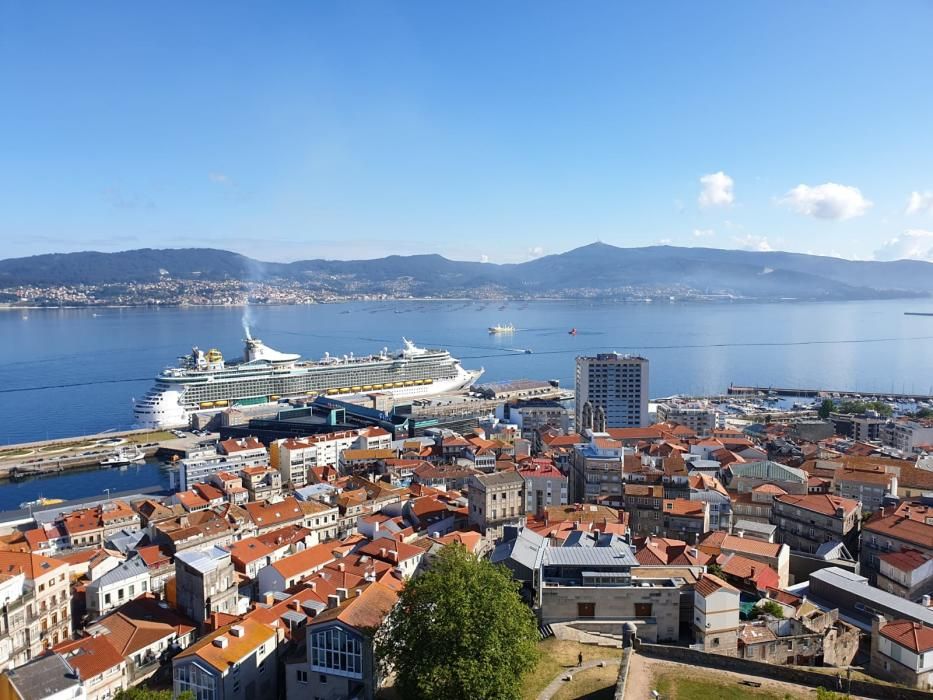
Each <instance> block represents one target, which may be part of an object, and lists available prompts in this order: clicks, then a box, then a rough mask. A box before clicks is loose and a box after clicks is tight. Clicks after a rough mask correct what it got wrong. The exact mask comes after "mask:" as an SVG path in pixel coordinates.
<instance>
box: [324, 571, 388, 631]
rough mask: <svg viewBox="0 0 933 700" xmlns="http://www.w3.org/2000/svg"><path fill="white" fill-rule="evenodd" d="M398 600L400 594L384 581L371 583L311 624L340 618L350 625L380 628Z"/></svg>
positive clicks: (369, 628) (370, 628) (365, 629)
mask: <svg viewBox="0 0 933 700" xmlns="http://www.w3.org/2000/svg"><path fill="white" fill-rule="evenodd" d="M397 601H398V594H397V593H396V592H395V591H394V590H392V589H391V588H389V587H388V586H386V585H384V584H382V583H371V584H369V585H368V586H367V587H366V588H365V590H363V592H362V593H360V594H359V595H358V596H354V597H353V598H348V599H347V600H345V601H343V602H342V603H341V604H340V605H338V606H337V607H336V608H331V609H329V610H325V611H323V612H322V613H320V614H319V615H318V616H317V617H316V618H314V620H312V622H311V626H314V625H319V624H323V623H325V622H328V621H330V620H335V619H336V620H340V622H342V623H344V624H345V625H347V626H349V627H353V628H355V629H357V630H361V631H364V632H367V633H368V632H369V630H373V629H376V628H378V627H379V626H380V625H381V624H382V621H383V620H384V619H385V617H386V615H388V614H389V611H390V610H392V608H393V607H394V606H395V603H396V602H397Z"/></svg>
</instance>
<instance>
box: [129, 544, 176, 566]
mask: <svg viewBox="0 0 933 700" xmlns="http://www.w3.org/2000/svg"><path fill="white" fill-rule="evenodd" d="M136 553H137V554H138V555H139V558H140V559H142V560H143V561H144V562H145V563H146V566H148V567H150V568H152V567H154V566H167V565H168V564H169V563H170V562H171V560H172V558H171V557H170V556H169V555H167V554H166V553H165V552H163V551H162V550H161V549H159V547H158V545H154V544H153V545H149V546H147V547H137V549H136Z"/></svg>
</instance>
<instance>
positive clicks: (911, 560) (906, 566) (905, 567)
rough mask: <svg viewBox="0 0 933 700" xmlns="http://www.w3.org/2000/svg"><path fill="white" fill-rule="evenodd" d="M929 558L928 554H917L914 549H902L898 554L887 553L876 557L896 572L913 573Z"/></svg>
mask: <svg viewBox="0 0 933 700" xmlns="http://www.w3.org/2000/svg"><path fill="white" fill-rule="evenodd" d="M931 558H933V557H931V556H930V555H929V554H924V553H923V552H918V551H917V550H916V549H902V550H901V551H900V552H888V553H887V554H881V555H879V556H878V559H880V560H881V561H883V562H885V563H886V564H889V565H891V566H893V567H894V568H895V569H897V570H898V571H913V570H914V569H916V568H918V567H921V566H923V565H924V564H926V563H927V562H928V561H930V559H931Z"/></svg>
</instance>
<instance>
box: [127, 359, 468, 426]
mask: <svg viewBox="0 0 933 700" xmlns="http://www.w3.org/2000/svg"><path fill="white" fill-rule="evenodd" d="M482 373H483V370H482V369H479V370H468V369H464V368H463V367H461V366H460V365H459V364H458V365H457V366H456V374H455V376H453V377H450V378H443V379H435V380H433V381H432V383H430V384H421V385H415V386H406V387H396V388H392V389H388V388H385V389H378V390H373V391H359V392H355V393H349V394H340V395H339V396H331V398H335V399H339V400H346V399H348V398H352V397H358V396H361V395H365V394H372V393H379V394H390V395H392V396H394V397H397V398H419V397H427V396H434V395H437V394H445V393H450V392H456V391H463V390H465V389H467V388H469V387H470V386H472V385H473V384H474V383H475V382H476V380H477V379H479V377H480V375H482ZM279 398H280V399H288V398H301V399H309V398H311V397H309V396H308V395H307V394H299V395H295V396H288V395H281V396H280V397H279ZM277 403H278V401H268V402H266V403H252V402H251V403H250V404H249V408H262V407H263V406H265V407H269V406H274V405H276V404H277ZM235 407H236V399H230V400H229V402H228V403H227V405H226V406H222V407H215V408H202V407H199V406H186V405H185V404H184V393H183V392H182V391H179V390H174V389H170V390H164V391H153V392H150V393H149V394H147V395H146V396H145V397H144V398H143V399H141V400H139V401H137V402H135V405H134V408H133V415H134V418H135V423H136V424H137V425H138V426H139V427H141V428H150V429H165V428H182V427H187V426H188V425H190V423H191V416H192V415H193V414H195V413H197V414H211V413H220V412H222V411H225V410H227V409H228V408H235Z"/></svg>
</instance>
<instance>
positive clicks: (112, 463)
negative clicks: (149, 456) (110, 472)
mask: <svg viewBox="0 0 933 700" xmlns="http://www.w3.org/2000/svg"><path fill="white" fill-rule="evenodd" d="M145 459H146V455H145V453H144V452H143V451H142V450H140V449H139V448H138V447H137V448H135V449H132V450H129V449H123V450H119V451H118V452H114V453H113V454H112V455H110V456H109V457H107V458H106V459H102V460H101V461H100V466H102V467H125V466H126V465H128V464H132V463H133V462H142V461H144V460H145Z"/></svg>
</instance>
